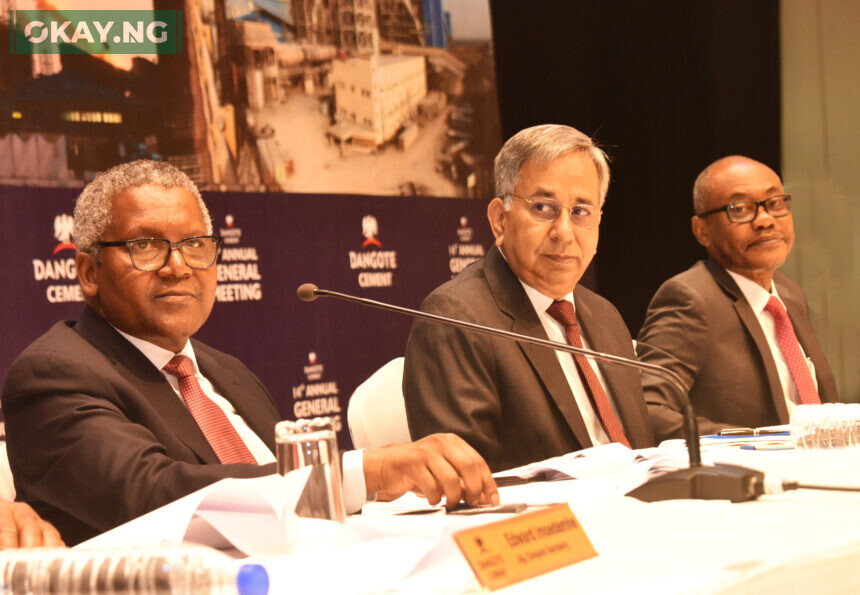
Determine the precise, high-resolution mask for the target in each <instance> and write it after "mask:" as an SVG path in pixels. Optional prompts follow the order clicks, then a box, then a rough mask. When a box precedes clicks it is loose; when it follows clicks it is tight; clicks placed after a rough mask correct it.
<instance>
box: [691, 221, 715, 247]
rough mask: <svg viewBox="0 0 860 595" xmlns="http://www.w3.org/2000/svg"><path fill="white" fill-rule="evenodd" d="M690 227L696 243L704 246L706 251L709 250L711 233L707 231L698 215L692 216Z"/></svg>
mask: <svg viewBox="0 0 860 595" xmlns="http://www.w3.org/2000/svg"><path fill="white" fill-rule="evenodd" d="M690 227H691V228H692V230H693V235H694V236H696V241H697V242H699V243H700V244H701V245H702V246H704V247H705V249H706V250H707V249H710V247H711V233H710V231H709V230H708V226H707V225H706V224H705V220H704V219H702V218H701V217H699V216H698V215H693V217H692V218H691V219H690Z"/></svg>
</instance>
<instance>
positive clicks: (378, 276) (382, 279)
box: [349, 215, 397, 287]
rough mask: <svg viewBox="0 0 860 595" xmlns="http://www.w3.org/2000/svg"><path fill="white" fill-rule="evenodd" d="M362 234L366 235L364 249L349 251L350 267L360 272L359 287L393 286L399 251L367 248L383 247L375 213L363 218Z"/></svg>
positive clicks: (362, 245) (363, 243)
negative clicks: (379, 237) (370, 248)
mask: <svg viewBox="0 0 860 595" xmlns="http://www.w3.org/2000/svg"><path fill="white" fill-rule="evenodd" d="M361 235H363V236H364V242H362V244H361V247H362V250H350V251H349V268H351V269H353V270H355V269H358V270H359V271H361V272H360V273H358V286H359V287H391V286H392V285H394V269H396V268H397V252H396V251H394V250H375V249H374V250H367V249H366V248H369V247H371V246H373V247H374V248H382V242H380V241H379V239H378V238H377V237H376V236H378V235H379V221H377V219H376V217H374V216H373V215H365V216H364V217H362V218H361ZM381 269H387V270H381Z"/></svg>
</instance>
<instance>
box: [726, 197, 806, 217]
mask: <svg viewBox="0 0 860 595" xmlns="http://www.w3.org/2000/svg"><path fill="white" fill-rule="evenodd" d="M790 204H791V197H790V196H772V197H770V198H768V199H766V200H764V201H762V202H761V203H757V202H755V201H753V200H739V201H737V202H733V203H732V204H730V205H728V207H727V208H726V213H728V215H729V219H731V220H732V221H734V222H736V223H745V222H747V221H752V220H753V219H755V217H756V214H758V207H759V205H761V206H763V207H764V209H765V210H766V211H767V212H768V213H770V214H771V215H773V216H774V217H783V216H785V215H787V214H788V212H789V211H790V210H791V206H790Z"/></svg>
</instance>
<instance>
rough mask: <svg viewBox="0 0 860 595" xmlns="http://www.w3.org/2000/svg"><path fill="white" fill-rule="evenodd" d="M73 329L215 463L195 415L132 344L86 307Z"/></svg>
mask: <svg viewBox="0 0 860 595" xmlns="http://www.w3.org/2000/svg"><path fill="white" fill-rule="evenodd" d="M75 330H76V331H77V332H78V334H80V335H81V337H83V338H84V339H86V340H87V341H89V342H90V343H91V344H92V345H93V346H94V347H96V348H97V349H99V350H100V351H101V352H102V353H104V354H105V356H106V357H107V358H108V359H110V360H111V362H112V363H113V365H114V367H115V368H118V369H121V370H122V371H121V372H120V374H121V375H122V376H123V377H124V378H125V379H126V380H127V381H128V382H129V383H130V384H132V385H133V386H134V388H135V389H136V390H137V391H139V392H140V393H141V394H142V395H144V397H145V398H146V400H147V401H148V402H149V403H150V404H151V405H152V407H153V409H155V410H156V411H158V413H159V415H161V417H162V418H164V419H165V420H166V423H167V424H168V425H169V426H170V427H171V428H172V429H173V430H174V432H175V433H176V435H177V437H178V438H179V439H180V440H182V442H183V443H185V445H186V446H188V448H190V449H191V450H192V451H194V454H196V455H197V456H198V457H200V459H201V460H202V461H203V462H204V463H218V462H219V461H218V457H217V456H215V452H214V451H213V450H212V447H211V446H209V442H207V441H206V437H205V436H204V435H203V432H202V431H201V430H200V427H199V426H198V425H197V422H196V421H194V417H193V416H192V415H191V413H190V412H189V411H188V409H186V407H185V405H184V404H183V403H182V401H181V400H180V399H179V397H177V396H176V393H175V392H174V391H173V388H172V387H171V386H170V383H169V382H167V379H166V378H164V375H163V374H162V373H161V371H159V370H157V369H156V368H155V366H153V365H152V362H150V361H149V360H148V359H146V357H145V356H144V355H143V354H142V353H141V352H140V350H138V349H137V348H136V347H135V346H134V345H132V344H131V343H129V342H128V341H126V340H125V337H123V336H122V335H120V334H119V333H118V332H116V330H115V329H114V328H113V327H112V326H110V324H108V323H107V322H106V321H105V320H104V319H103V318H102V317H101V316H99V315H98V314H97V313H96V312H95V311H93V310H92V309H90V308H87V309H86V310H85V311H84V314H83V316H81V319H80V320H78V322H77V323H76V324H75Z"/></svg>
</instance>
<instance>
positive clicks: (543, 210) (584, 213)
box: [511, 194, 600, 229]
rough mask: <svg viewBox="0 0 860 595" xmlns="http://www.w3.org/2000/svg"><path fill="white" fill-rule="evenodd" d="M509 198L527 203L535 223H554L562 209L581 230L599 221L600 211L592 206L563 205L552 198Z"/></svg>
mask: <svg viewBox="0 0 860 595" xmlns="http://www.w3.org/2000/svg"><path fill="white" fill-rule="evenodd" d="M511 196H513V197H515V198H519V199H520V200H524V201H525V202H527V203H529V214H530V215H531V216H532V217H534V218H535V219H536V220H537V221H546V222H550V221H555V220H556V219H558V216H559V215H560V214H561V211H562V209H566V210H567V211H568V213H570V220H571V222H572V223H573V224H574V225H575V226H576V227H581V228H582V229H591V228H593V227H594V226H595V225H597V222H598V220H599V219H600V210H599V209H595V207H594V205H586V204H579V203H577V204H572V205H563V204H561V203H560V202H558V201H557V200H555V199H554V198H533V199H528V198H523V197H522V196H520V195H519V194H512V195H511ZM595 210H596V212H595Z"/></svg>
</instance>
